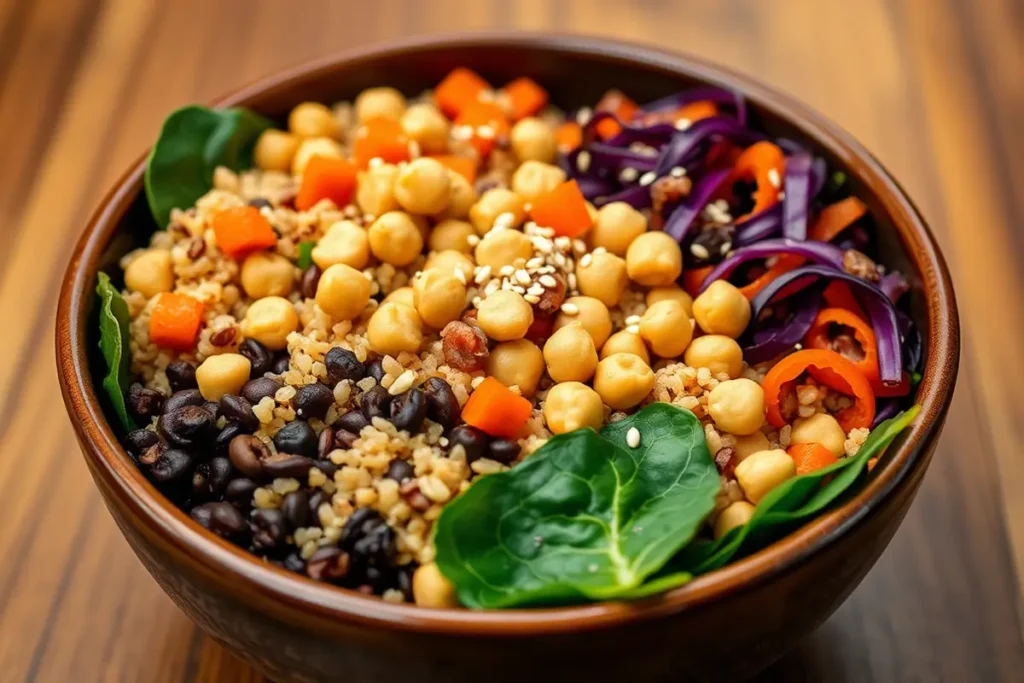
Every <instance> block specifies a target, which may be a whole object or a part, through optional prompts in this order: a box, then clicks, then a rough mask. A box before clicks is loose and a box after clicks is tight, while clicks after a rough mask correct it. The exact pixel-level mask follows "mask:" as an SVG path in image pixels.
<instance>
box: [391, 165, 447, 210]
mask: <svg viewBox="0 0 1024 683" xmlns="http://www.w3.org/2000/svg"><path fill="white" fill-rule="evenodd" d="M450 182H451V181H450V180H449V173H448V169H447V168H445V167H444V166H442V165H441V162H439V161H438V160H437V159H431V158H430V157H420V158H419V159H413V160H412V161H410V162H409V163H408V164H406V165H405V166H404V167H403V168H402V169H401V170H400V171H399V172H398V180H397V181H396V182H395V199H397V200H398V203H399V204H401V205H402V208H404V209H405V210H406V211H408V212H410V213H416V214H420V215H424V216H430V215H432V214H435V213H440V212H441V211H444V209H445V207H447V206H448V198H449V191H450V189H451V186H450Z"/></svg>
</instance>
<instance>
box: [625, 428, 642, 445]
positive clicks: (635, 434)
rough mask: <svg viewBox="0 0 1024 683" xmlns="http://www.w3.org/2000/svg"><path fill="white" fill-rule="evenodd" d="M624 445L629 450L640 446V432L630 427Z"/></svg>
mask: <svg viewBox="0 0 1024 683" xmlns="http://www.w3.org/2000/svg"><path fill="white" fill-rule="evenodd" d="M626 444H627V445H628V446H629V447H630V448H636V447H637V446H639V445H640V430H639V429H637V428H636V427H630V428H629V431H628V432H626Z"/></svg>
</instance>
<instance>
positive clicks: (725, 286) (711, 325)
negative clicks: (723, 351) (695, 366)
mask: <svg viewBox="0 0 1024 683" xmlns="http://www.w3.org/2000/svg"><path fill="white" fill-rule="evenodd" d="M693 317H694V318H695V319H696V320H697V324H698V325H700V329H702V330H704V331H705V332H707V333H708V334H724V335H725V336H727V337H732V338H733V339H735V338H737V337H739V336H740V335H741V334H743V330H745V329H747V323H749V322H750V302H749V301H748V300H747V297H745V296H743V293H742V292H740V290H738V289H736V286H735V285H734V284H732V283H730V282H726V281H725V280H715V281H714V282H712V283H711V285H710V286H709V287H708V288H707V289H705V290H704V292H703V293H701V295H700V296H698V297H697V298H696V299H694V300H693Z"/></svg>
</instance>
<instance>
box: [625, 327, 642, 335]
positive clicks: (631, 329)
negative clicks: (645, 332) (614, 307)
mask: <svg viewBox="0 0 1024 683" xmlns="http://www.w3.org/2000/svg"><path fill="white" fill-rule="evenodd" d="M626 332H629V333H631V334H640V326H639V325H628V326H627V327H626Z"/></svg>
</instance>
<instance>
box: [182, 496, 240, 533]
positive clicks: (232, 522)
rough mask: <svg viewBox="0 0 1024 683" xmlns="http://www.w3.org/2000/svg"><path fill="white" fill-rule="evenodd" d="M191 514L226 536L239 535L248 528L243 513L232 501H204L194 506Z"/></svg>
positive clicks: (204, 524) (210, 528) (198, 520)
mask: <svg viewBox="0 0 1024 683" xmlns="http://www.w3.org/2000/svg"><path fill="white" fill-rule="evenodd" d="M189 514H191V515H192V519H194V520H196V521H197V522H199V523H200V524H202V525H203V526H204V527H206V528H207V529H209V530H210V531H212V532H213V533H215V534H217V535H218V536H224V537H225V538H230V537H232V536H238V535H239V534H241V533H242V532H243V531H245V529H246V523H245V518H244V517H242V513H240V512H239V511H238V509H237V508H236V507H235V506H234V505H231V504H230V503H204V504H202V505H197V506H195V507H194V508H192V510H191V512H190V513H189Z"/></svg>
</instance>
